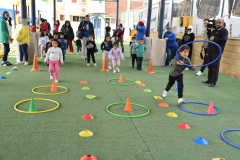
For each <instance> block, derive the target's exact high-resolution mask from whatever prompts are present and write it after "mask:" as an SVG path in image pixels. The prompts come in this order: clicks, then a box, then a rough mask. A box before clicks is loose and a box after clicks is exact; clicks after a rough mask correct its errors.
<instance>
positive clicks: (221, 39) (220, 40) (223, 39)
mask: <svg viewBox="0 0 240 160" xmlns="http://www.w3.org/2000/svg"><path fill="white" fill-rule="evenodd" d="M212 36H214V40H213V42H215V43H217V44H218V45H219V46H220V47H221V49H222V53H223V51H224V48H225V45H226V43H227V39H228V30H227V29H226V28H225V27H222V28H219V29H214V30H213V31H211V29H209V30H208V38H209V39H210V37H212ZM208 54H219V48H218V47H217V46H216V45H215V44H212V43H208Z"/></svg>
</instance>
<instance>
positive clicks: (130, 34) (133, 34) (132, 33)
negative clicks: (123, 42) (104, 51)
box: [129, 25, 137, 57]
mask: <svg viewBox="0 0 240 160" xmlns="http://www.w3.org/2000/svg"><path fill="white" fill-rule="evenodd" d="M129 36H130V44H129V46H131V44H132V43H133V42H132V38H133V37H135V38H136V36H137V30H136V25H133V29H130V32H129ZM130 52H131V51H130ZM129 57H132V52H131V55H130V56H129Z"/></svg>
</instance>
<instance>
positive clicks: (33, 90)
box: [32, 81, 68, 95]
mask: <svg viewBox="0 0 240 160" xmlns="http://www.w3.org/2000/svg"><path fill="white" fill-rule="evenodd" d="M53 84H55V82H54V81H53ZM45 87H51V90H52V89H53V90H55V88H64V89H65V91H63V92H59V93H40V92H36V91H35V90H36V89H38V88H45ZM55 88H54V87H53V86H51V85H49V86H39V87H35V88H33V89H32V92H33V93H36V94H40V95H59V94H63V93H66V92H67V91H68V89H67V88H66V87H63V86H55ZM52 92H55V91H52Z"/></svg>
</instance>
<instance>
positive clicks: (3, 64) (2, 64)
mask: <svg viewBox="0 0 240 160" xmlns="http://www.w3.org/2000/svg"><path fill="white" fill-rule="evenodd" d="M1 66H3V67H6V66H10V64H7V63H6V62H2V63H1Z"/></svg>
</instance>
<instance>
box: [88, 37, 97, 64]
mask: <svg viewBox="0 0 240 160" xmlns="http://www.w3.org/2000/svg"><path fill="white" fill-rule="evenodd" d="M88 39H89V40H88V41H87V43H86V47H87V61H88V63H87V66H90V55H91V57H92V61H93V63H94V66H95V67H96V66H97V64H96V62H95V56H94V49H95V47H96V43H95V42H94V41H93V35H92V34H89V35H88Z"/></svg>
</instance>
